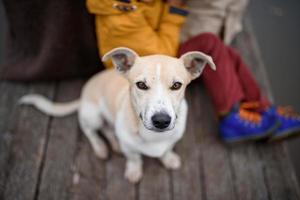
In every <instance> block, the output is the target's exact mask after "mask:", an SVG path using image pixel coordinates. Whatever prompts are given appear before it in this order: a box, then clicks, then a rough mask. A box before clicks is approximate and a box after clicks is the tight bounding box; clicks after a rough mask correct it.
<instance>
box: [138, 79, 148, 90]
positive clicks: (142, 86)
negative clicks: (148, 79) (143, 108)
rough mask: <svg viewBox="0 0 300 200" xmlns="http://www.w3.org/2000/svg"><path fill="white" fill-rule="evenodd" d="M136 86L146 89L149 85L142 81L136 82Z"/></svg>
mask: <svg viewBox="0 0 300 200" xmlns="http://www.w3.org/2000/svg"><path fill="white" fill-rule="evenodd" d="M136 86H137V87H138V88H139V89H141V90H148V89H149V87H148V86H147V85H146V84H145V83H144V82H142V81H139V82H137V83H136Z"/></svg>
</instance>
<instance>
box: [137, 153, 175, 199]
mask: <svg viewBox="0 0 300 200" xmlns="http://www.w3.org/2000/svg"><path fill="white" fill-rule="evenodd" d="M170 181H171V180H170V176H169V172H168V170H167V169H165V168H164V166H163V165H162V164H161V163H159V161H158V160H155V159H151V158H144V176H143V179H142V181H141V183H140V185H139V199H140V200H153V199H155V200H168V199H171V193H170V192H171V188H170V187H171V185H170Z"/></svg>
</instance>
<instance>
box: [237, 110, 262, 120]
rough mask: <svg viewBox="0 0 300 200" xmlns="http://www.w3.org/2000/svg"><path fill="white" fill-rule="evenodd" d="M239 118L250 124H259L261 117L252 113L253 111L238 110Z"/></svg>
mask: <svg viewBox="0 0 300 200" xmlns="http://www.w3.org/2000/svg"><path fill="white" fill-rule="evenodd" d="M239 116H240V117H241V118H242V119H243V120H245V121H249V122H252V123H256V124H258V123H260V122H261V115H260V114H259V113H257V112H253V111H249V110H245V109H243V108H240V109H239Z"/></svg>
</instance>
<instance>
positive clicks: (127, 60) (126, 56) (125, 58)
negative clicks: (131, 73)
mask: <svg viewBox="0 0 300 200" xmlns="http://www.w3.org/2000/svg"><path fill="white" fill-rule="evenodd" d="M137 57H139V56H138V54H137V53H136V52H134V51H133V50H131V49H129V48H126V47H118V48H114V49H113V50H111V51H109V52H107V53H106V54H105V55H104V56H103V57H102V61H103V62H104V61H107V60H109V59H112V63H113V65H114V67H115V68H116V69H117V70H118V71H119V72H121V73H126V72H127V71H128V70H129V69H130V68H131V67H132V66H133V65H134V63H135V60H136V58H137Z"/></svg>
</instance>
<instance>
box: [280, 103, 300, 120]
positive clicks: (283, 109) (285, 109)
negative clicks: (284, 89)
mask: <svg viewBox="0 0 300 200" xmlns="http://www.w3.org/2000/svg"><path fill="white" fill-rule="evenodd" d="M276 111H277V114H278V115H280V116H282V117H285V118H296V119H300V115H298V114H297V113H295V111H294V110H293V108H292V107H291V106H278V107H277V110H276Z"/></svg>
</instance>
